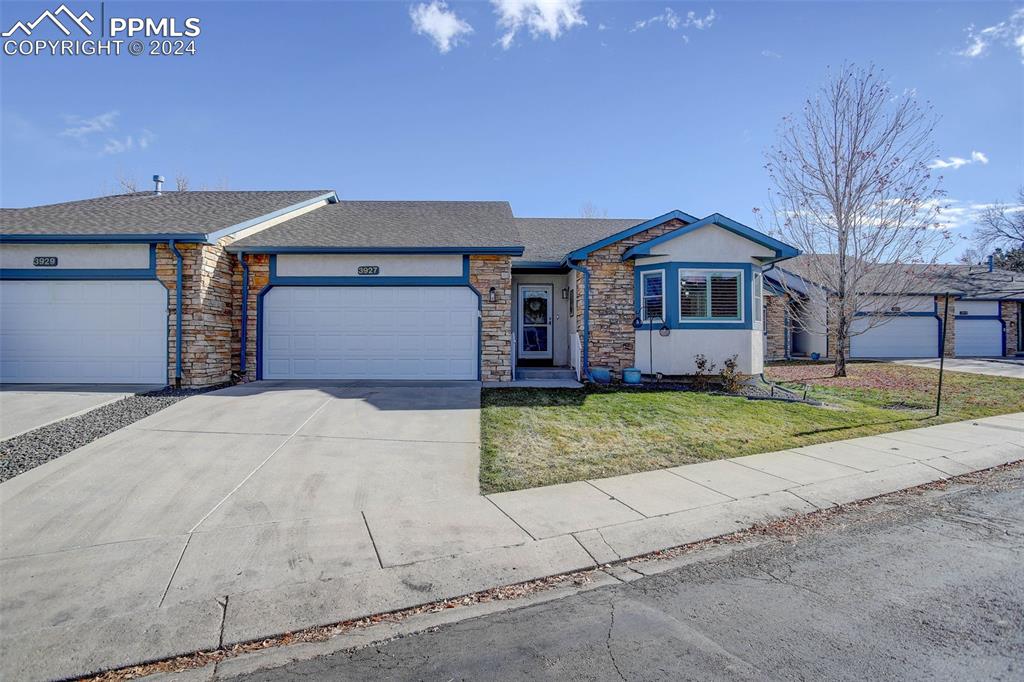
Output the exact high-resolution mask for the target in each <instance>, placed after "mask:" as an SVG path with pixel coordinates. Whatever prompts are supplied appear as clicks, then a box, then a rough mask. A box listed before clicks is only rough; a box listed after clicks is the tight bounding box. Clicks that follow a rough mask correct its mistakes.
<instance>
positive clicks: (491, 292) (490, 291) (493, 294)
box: [487, 287, 498, 303]
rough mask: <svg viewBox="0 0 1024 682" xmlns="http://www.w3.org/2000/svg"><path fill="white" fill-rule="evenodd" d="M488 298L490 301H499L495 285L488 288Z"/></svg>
mask: <svg viewBox="0 0 1024 682" xmlns="http://www.w3.org/2000/svg"><path fill="white" fill-rule="evenodd" d="M487 300H488V301H490V302H491V303H496V302H497V301H498V290H497V289H495V288H494V287H491V288H490V289H488V291H487Z"/></svg>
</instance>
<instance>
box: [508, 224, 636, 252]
mask: <svg viewBox="0 0 1024 682" xmlns="http://www.w3.org/2000/svg"><path fill="white" fill-rule="evenodd" d="M645 220H647V218H516V219H515V222H516V227H517V228H518V230H519V236H520V237H521V238H522V240H523V244H524V246H525V247H526V250H525V251H524V252H523V255H522V257H520V258H517V259H516V260H519V261H530V262H537V261H544V262H548V261H561V260H562V259H563V258H565V256H566V255H567V254H568V253H570V252H571V251H575V250H576V249H579V248H582V247H584V246H587V245H588V244H593V243H594V242H596V241H600V240H602V239H604V238H605V237H610V236H611V235H613V234H615V233H616V232H621V231H622V230H625V229H628V228H630V227H633V226H634V225H639V224H640V223H642V222H644V221H645Z"/></svg>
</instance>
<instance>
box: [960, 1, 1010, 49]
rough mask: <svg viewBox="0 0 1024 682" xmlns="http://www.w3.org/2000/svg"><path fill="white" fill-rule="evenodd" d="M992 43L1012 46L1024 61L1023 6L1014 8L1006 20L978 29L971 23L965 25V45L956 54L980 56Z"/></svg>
mask: <svg viewBox="0 0 1024 682" xmlns="http://www.w3.org/2000/svg"><path fill="white" fill-rule="evenodd" d="M993 44H1001V45H1006V46H1012V47H1013V48H1015V49H1016V50H1017V52H1018V53H1019V54H1020V58H1021V61H1022V62H1024V7H1022V8H1019V9H1016V10H1014V12H1013V14H1011V15H1010V17H1009V18H1008V19H1007V20H1006V21H1000V22H999V23H998V24H994V25H992V26H986V27H985V28H982V29H978V28H977V27H975V26H974V24H971V25H970V26H968V27H967V45H965V46H964V47H963V49H961V50H957V51H956V54H958V55H960V56H961V57H967V58H968V59H975V58H977V57H982V56H984V55H985V54H987V53H988V50H989V48H990V47H991V46H992V45H993Z"/></svg>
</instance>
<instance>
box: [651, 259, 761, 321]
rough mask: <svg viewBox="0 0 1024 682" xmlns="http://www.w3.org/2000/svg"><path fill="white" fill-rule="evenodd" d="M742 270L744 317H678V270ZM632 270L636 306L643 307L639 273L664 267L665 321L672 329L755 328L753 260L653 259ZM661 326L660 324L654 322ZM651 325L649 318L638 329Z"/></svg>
mask: <svg viewBox="0 0 1024 682" xmlns="http://www.w3.org/2000/svg"><path fill="white" fill-rule="evenodd" d="M690 269H698V270H742V271H743V319H742V320H740V321H733V322H730V321H727V320H722V321H716V320H714V319H710V320H708V321H706V322H703V321H693V320H688V321H685V322H684V321H681V320H680V319H679V271H680V270H690ZM633 270H634V274H633V309H634V311H639V310H640V273H642V272H646V271H648V270H664V271H665V284H664V292H663V294H662V295H663V296H664V297H665V324H667V325H668V327H669V328H670V329H753V328H754V320H753V315H752V314H751V312H752V309H751V305H752V303H751V298H752V294H753V271H754V266H753V265H751V264H750V263H721V262H696V261H695V262H673V263H652V264H650V265H638V266H636V267H635V268H634V269H633ZM655 326H656V327H660V326H661V325H655ZM650 328H651V323H650V322H645V323H643V324H641V325H640V326H639V327H638V329H643V330H647V329H650Z"/></svg>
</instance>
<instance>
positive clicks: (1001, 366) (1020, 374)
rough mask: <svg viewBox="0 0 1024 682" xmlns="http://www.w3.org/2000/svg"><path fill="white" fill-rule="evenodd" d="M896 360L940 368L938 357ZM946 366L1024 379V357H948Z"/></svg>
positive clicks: (901, 362) (912, 364)
mask: <svg viewBox="0 0 1024 682" xmlns="http://www.w3.org/2000/svg"><path fill="white" fill-rule="evenodd" d="M895 362H896V364H899V365H911V366H913V367H927V368H929V369H938V368H939V359H938V358H926V359H923V360H896V361H895ZM945 367H946V369H948V370H949V371H951V372H967V373H969V374H989V375H991V376H997V377H1011V378H1013V379H1024V359H1018V358H1001V359H999V360H986V359H985V358H946V363H945Z"/></svg>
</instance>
